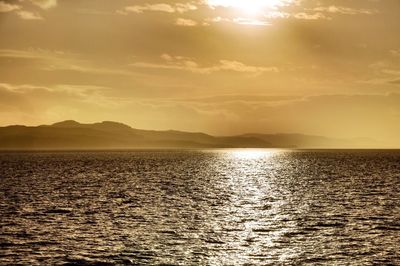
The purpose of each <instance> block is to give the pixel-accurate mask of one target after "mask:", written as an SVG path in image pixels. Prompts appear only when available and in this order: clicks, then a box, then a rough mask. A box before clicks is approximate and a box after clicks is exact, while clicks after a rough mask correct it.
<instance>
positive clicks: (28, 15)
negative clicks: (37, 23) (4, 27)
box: [17, 10, 43, 20]
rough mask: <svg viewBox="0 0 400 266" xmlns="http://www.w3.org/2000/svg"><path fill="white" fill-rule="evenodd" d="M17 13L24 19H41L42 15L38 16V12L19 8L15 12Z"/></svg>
mask: <svg viewBox="0 0 400 266" xmlns="http://www.w3.org/2000/svg"><path fill="white" fill-rule="evenodd" d="M17 15H18V16H19V17H20V18H22V19H25V20H42V19H43V17H42V16H40V15H39V14H36V13H33V12H30V11H26V10H20V11H18V12H17Z"/></svg>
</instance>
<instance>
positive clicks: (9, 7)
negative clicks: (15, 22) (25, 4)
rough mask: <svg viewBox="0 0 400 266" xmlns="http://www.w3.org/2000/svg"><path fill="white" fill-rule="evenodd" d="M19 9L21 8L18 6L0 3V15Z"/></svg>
mask: <svg viewBox="0 0 400 266" xmlns="http://www.w3.org/2000/svg"><path fill="white" fill-rule="evenodd" d="M19 9H21V6H19V5H13V4H8V3H6V2H3V1H0V13H2V12H11V11H14V10H19Z"/></svg>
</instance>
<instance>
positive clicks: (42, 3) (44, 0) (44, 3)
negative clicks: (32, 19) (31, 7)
mask: <svg viewBox="0 0 400 266" xmlns="http://www.w3.org/2000/svg"><path fill="white" fill-rule="evenodd" d="M30 1H31V2H32V3H33V4H35V5H37V6H39V7H40V8H42V9H49V8H53V7H56V6H57V0H30Z"/></svg>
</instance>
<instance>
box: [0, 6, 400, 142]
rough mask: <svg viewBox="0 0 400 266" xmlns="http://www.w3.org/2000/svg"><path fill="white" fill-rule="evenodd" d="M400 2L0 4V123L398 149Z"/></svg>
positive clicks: (399, 123) (399, 113) (399, 120)
mask: <svg viewBox="0 0 400 266" xmlns="http://www.w3.org/2000/svg"><path fill="white" fill-rule="evenodd" d="M399 14H400V1H399V0H236V1H235V0H177V1H176V0H170V1H167V0H158V1H155V0H113V1H110V0H10V1H8V0H0V125H1V126H5V125H11V124H25V125H39V124H51V123H55V122H58V121H62V120H67V119H73V120H77V121H80V122H85V123H91V122H98V121H104V120H111V121H118V122H122V123H126V124H128V125H130V126H132V127H135V128H142V129H155V130H167V129H175V130H184V131H193V132H199V131H201V132H206V133H210V134H215V135H233V134H241V133H256V132H257V133H302V134H312V135H323V136H328V137H337V138H358V137H362V138H371V139H374V140H377V141H379V142H381V143H382V144H385V145H386V146H390V147H400V137H399V136H400V15H399Z"/></svg>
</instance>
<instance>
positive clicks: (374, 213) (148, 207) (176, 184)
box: [0, 149, 400, 265]
mask: <svg viewBox="0 0 400 266" xmlns="http://www.w3.org/2000/svg"><path fill="white" fill-rule="evenodd" d="M399 188H400V151H289V150H251V149H246V150H204V151H200V150H198V151H177V150H175V151H157V150H153V151H126V152H125V151H124V152H36V153H24V152H16V153H6V152H2V153H0V216H1V219H0V228H1V229H0V264H4V265H5V264H23V265H37V264H41V265H129V264H131V265H138V264H139V265H145V264H171V265H269V264H270V265H294V264H302V265H332V264H337V265H348V264H351V265H371V264H379V265H396V264H400V251H399V246H398V240H399V237H400V223H399V220H400V208H399V206H400V193H399Z"/></svg>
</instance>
